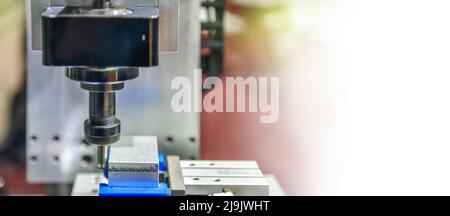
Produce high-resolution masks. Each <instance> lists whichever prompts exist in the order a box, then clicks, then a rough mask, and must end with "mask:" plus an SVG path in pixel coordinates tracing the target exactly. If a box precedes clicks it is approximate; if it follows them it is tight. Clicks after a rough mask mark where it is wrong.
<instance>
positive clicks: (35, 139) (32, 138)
mask: <svg viewBox="0 0 450 216" xmlns="http://www.w3.org/2000/svg"><path fill="white" fill-rule="evenodd" d="M30 139H31V140H33V141H37V140H38V137H37V136H36V135H32V136H31V137H30Z"/></svg>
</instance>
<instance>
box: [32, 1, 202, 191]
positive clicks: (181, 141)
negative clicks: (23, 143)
mask: <svg viewBox="0 0 450 216" xmlns="http://www.w3.org/2000/svg"><path fill="white" fill-rule="evenodd" d="M35 1H36V2H45V1H41V0H27V1H26V9H27V13H26V15H27V42H28V43H27V50H28V51H27V65H28V71H27V94H28V95H27V177H28V181H29V182H33V183H71V182H73V181H74V178H75V175H76V173H78V172H85V171H94V170H95V164H94V163H93V162H94V161H95V156H94V155H95V149H94V148H93V147H91V146H86V145H84V144H81V143H82V139H83V124H82V123H83V121H84V120H85V119H86V117H87V116H88V105H87V102H88V94H87V92H85V91H83V90H81V89H80V86H79V84H78V83H76V82H73V81H71V80H69V79H67V78H66V77H65V76H64V68H58V67H44V66H42V63H41V62H42V57H41V51H39V50H36V49H33V47H32V46H33V45H32V44H33V40H34V38H33V34H34V31H33V23H34V22H35V21H34V18H33V16H34V14H35V13H32V11H31V9H32V8H35V9H36V8H37V10H40V7H36V6H35V5H32V4H31V2H35ZM199 10H200V2H199V0H183V1H180V19H179V20H180V25H179V26H180V32H183V34H182V36H181V37H180V38H179V46H178V52H176V53H161V54H160V66H159V67H155V68H142V69H141V76H140V77H139V78H137V79H136V80H133V81H130V82H128V83H126V84H125V89H124V90H122V91H121V92H119V93H118V98H117V116H118V117H119V118H120V119H121V120H122V134H123V135H124V136H126V135H131V136H135V135H140V136H157V137H158V144H159V150H161V151H164V152H166V153H168V154H172V155H179V156H180V157H181V158H182V159H195V158H198V155H199V142H200V136H199V133H200V119H199V118H200V117H199V114H198V113H174V112H173V111H172V109H171V106H170V102H171V98H172V96H173V94H175V92H176V91H174V90H172V89H171V88H170V84H171V82H172V80H173V79H174V78H175V77H178V76H185V77H187V78H189V79H190V80H194V73H193V71H194V69H196V68H198V67H199V61H200V54H199V53H200V51H199V47H200V37H199V32H200V21H199V16H198V14H199ZM39 20H40V19H39ZM195 82H200V78H198V80H195ZM200 92H201V89H198V93H200ZM85 159H91V160H85Z"/></svg>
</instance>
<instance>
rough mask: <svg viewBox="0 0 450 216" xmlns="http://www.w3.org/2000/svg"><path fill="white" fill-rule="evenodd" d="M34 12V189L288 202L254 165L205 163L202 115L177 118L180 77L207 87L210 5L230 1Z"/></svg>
mask: <svg viewBox="0 0 450 216" xmlns="http://www.w3.org/2000/svg"><path fill="white" fill-rule="evenodd" d="M26 2H27V4H26V7H27V8H26V9H27V10H26V13H27V42H28V43H27V44H28V45H27V56H28V62H27V64H28V74H27V86H28V89H27V93H28V97H27V178H28V181H29V182H31V183H43V184H46V185H65V186H67V187H71V186H72V184H73V190H72V192H71V194H72V195H100V196H177V195H181V196H183V195H257V196H267V195H281V194H282V190H281V189H280V187H279V185H278V183H277V182H276V179H275V178H274V177H273V176H268V175H264V174H263V173H262V172H261V170H260V169H259V167H258V165H257V163H256V162H254V161H200V160H198V159H199V144H200V142H199V141H200V140H199V137H200V135H199V134H200V131H199V121H200V117H199V114H198V113H195V112H192V113H174V112H173V111H172V109H171V107H170V100H171V95H172V94H173V90H171V89H170V83H171V81H172V80H173V79H174V78H175V77H177V76H185V77H188V78H190V79H191V80H193V81H194V82H201V80H200V79H201V78H197V79H198V80H195V79H196V77H195V76H194V70H195V69H197V68H199V67H200V47H201V39H200V32H201V30H200V29H201V25H200V11H201V5H202V4H203V5H211V4H219V3H217V2H222V1H206V3H205V2H203V3H202V2H201V1H200V0H27V1H26ZM222 4H223V2H222ZM222 7H223V5H222ZM218 14H219V13H218ZM194 91H198V93H199V94H201V91H202V89H196V90H194Z"/></svg>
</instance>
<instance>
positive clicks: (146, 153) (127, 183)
mask: <svg viewBox="0 0 450 216" xmlns="http://www.w3.org/2000/svg"><path fill="white" fill-rule="evenodd" d="M158 173H159V157H158V144H157V141H156V137H144V136H139V137H122V139H120V141H119V142H118V143H116V144H114V145H111V152H110V156H109V162H108V185H109V186H110V187H158V185H159V174H158Z"/></svg>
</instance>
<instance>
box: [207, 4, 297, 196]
mask: <svg viewBox="0 0 450 216" xmlns="http://www.w3.org/2000/svg"><path fill="white" fill-rule="evenodd" d="M228 8H229V9H232V11H233V13H236V14H238V15H240V16H241V17H242V18H243V19H244V20H245V21H246V22H248V23H254V24H252V25H250V26H248V29H246V30H245V32H242V33H241V34H235V35H233V36H230V35H228V36H227V38H226V49H225V58H226V61H225V62H226V63H225V71H224V74H223V77H236V76H242V77H248V76H256V77H258V76H277V77H278V76H281V74H279V72H278V71H277V66H276V64H277V59H276V58H275V57H274V56H273V53H274V52H273V50H272V46H271V42H269V41H270V40H271V39H270V38H269V36H268V35H269V33H267V32H265V31H266V30H265V29H264V27H262V26H261V25H258V23H257V22H255V20H258V15H259V14H261V15H262V14H264V13H265V10H260V9H252V8H248V7H240V6H239V5H228ZM249 14H250V15H249ZM285 84H286V83H285V80H283V78H280V86H281V90H280V96H281V98H280V103H281V104H280V118H279V121H278V122H277V123H275V124H261V123H260V117H261V115H262V113H237V112H235V113H206V112H203V113H202V116H201V134H202V135H201V139H202V144H201V155H202V159H206V160H256V161H257V162H258V163H259V165H260V167H261V168H262V170H263V171H264V172H265V173H270V174H275V175H276V177H277V178H278V180H279V181H280V183H281V184H282V186H283V187H284V189H285V191H286V192H287V193H288V194H290V195H295V194H300V193H301V192H300V191H299V188H300V185H301V184H302V181H301V177H300V176H301V175H300V173H299V169H300V168H299V164H301V163H302V157H301V155H299V152H301V150H300V146H299V145H298V143H297V142H296V140H295V139H296V138H295V137H296V134H297V131H296V130H298V128H292V127H290V125H291V124H290V123H291V122H290V117H289V116H290V113H293V112H295V110H293V109H292V108H293V107H292V106H287V105H288V103H289V96H288V94H286V90H287V88H285V87H286V85H285ZM283 92H284V93H283ZM247 98H248V97H247ZM235 104H236V103H235ZM293 167H295V169H293Z"/></svg>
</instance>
